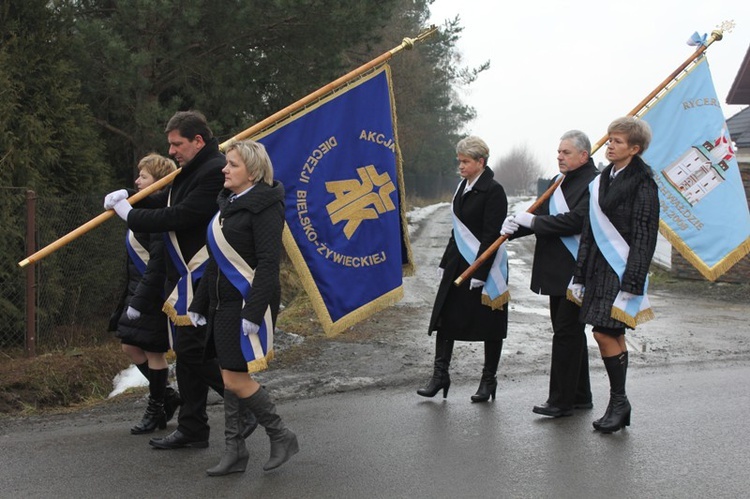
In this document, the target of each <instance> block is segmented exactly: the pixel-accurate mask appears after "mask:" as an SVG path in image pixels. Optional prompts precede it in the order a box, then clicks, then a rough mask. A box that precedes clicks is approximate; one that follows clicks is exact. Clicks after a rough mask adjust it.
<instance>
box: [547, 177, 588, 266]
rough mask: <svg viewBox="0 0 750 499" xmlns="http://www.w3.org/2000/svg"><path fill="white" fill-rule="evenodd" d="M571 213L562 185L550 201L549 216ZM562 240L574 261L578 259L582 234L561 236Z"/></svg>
mask: <svg viewBox="0 0 750 499" xmlns="http://www.w3.org/2000/svg"><path fill="white" fill-rule="evenodd" d="M561 175H562V174H560V175H558V176H557V177H556V178H555V181H557V179H558V178H560V176H561ZM569 211H570V208H569V207H568V202H567V201H565V195H564V194H563V191H562V185H560V186H559V187H558V188H557V189H555V191H554V192H553V193H552V197H551V198H550V201H549V214H550V215H561V214H563V213H568V212H569ZM560 240H561V241H562V243H563V244H564V245H565V247H566V248H567V249H568V251H569V252H570V254H571V255H573V260H575V259H576V258H578V246H579V244H580V242H581V235H580V234H574V235H572V236H560Z"/></svg>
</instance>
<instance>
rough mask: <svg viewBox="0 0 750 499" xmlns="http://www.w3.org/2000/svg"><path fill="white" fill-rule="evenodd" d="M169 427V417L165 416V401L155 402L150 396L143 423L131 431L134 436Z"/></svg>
mask: <svg viewBox="0 0 750 499" xmlns="http://www.w3.org/2000/svg"><path fill="white" fill-rule="evenodd" d="M166 427H167V417H166V415H165V414H164V400H155V399H154V398H153V397H151V396H149V398H148V406H146V412H145V413H144V414H143V418H142V419H141V421H140V422H139V423H138V424H136V425H135V426H133V427H132V428H131V429H130V433H131V434H133V435H143V434H144V433H152V432H153V431H154V430H156V428H159V429H160V430H163V429H164V428H166Z"/></svg>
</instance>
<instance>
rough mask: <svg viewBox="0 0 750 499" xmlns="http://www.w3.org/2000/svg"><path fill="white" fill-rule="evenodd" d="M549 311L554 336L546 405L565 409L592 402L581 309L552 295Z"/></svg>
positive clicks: (562, 297) (560, 297) (564, 299)
mask: <svg viewBox="0 0 750 499" xmlns="http://www.w3.org/2000/svg"><path fill="white" fill-rule="evenodd" d="M549 310H550V318H551V319H552V331H553V334H552V365H551V367H550V377H549V398H548V399H547V403H548V404H550V405H553V406H555V407H560V408H563V409H568V408H571V407H573V405H575V404H588V403H591V383H590V381H589V356H588V347H587V345H586V333H585V331H584V330H585V327H586V325H585V324H584V323H582V322H580V321H579V320H578V316H579V314H580V311H581V309H580V307H579V306H578V305H576V304H575V303H573V302H571V301H570V300H568V299H567V298H565V297H564V296H550V297H549Z"/></svg>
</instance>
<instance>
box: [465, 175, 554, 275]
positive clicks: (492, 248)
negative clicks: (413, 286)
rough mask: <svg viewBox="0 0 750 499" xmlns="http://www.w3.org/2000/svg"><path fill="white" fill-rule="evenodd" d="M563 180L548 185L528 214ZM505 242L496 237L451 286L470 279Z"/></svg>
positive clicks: (505, 237)
mask: <svg viewBox="0 0 750 499" xmlns="http://www.w3.org/2000/svg"><path fill="white" fill-rule="evenodd" d="M564 179H565V175H560V178H558V179H557V180H555V183H554V184H552V185H550V186H549V188H548V189H547V190H546V191H544V194H542V195H541V196H539V198H538V199H537V200H536V201H534V203H533V204H532V205H531V206H529V207H528V209H527V210H526V211H527V212H528V213H533V212H534V210H536V209H537V208H539V207H540V206H542V203H544V202H545V201H546V200H547V199H548V198H549V197H550V196H551V195H552V193H553V192H555V189H557V187H558V186H559V185H560V184H562V181H563V180H564ZM507 240H508V236H507V235H506V234H502V235H501V236H500V237H498V238H497V239H496V240H495V242H494V243H492V244H491V245H490V247H489V248H487V249H486V250H484V252H483V253H482V254H481V255H479V257H478V258H477V259H476V260H474V263H472V264H471V265H469V268H468V269H466V270H464V272H463V274H461V275H460V276H458V278H457V279H456V280H455V281H453V284H455V285H456V286H460V285H461V283H462V282H464V281H465V280H466V279H468V278H469V277H471V276H472V275H473V274H474V272H476V271H477V269H478V268H479V267H481V266H482V264H483V263H484V262H486V261H487V260H489V259H490V258H491V257H492V255H494V254H495V252H496V251H497V249H498V248H499V247H500V245H501V244H503V243H504V242H505V241H507Z"/></svg>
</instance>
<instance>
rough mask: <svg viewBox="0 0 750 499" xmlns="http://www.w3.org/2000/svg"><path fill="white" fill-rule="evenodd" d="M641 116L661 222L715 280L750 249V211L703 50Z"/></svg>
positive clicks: (685, 253) (675, 242)
mask: <svg viewBox="0 0 750 499" xmlns="http://www.w3.org/2000/svg"><path fill="white" fill-rule="evenodd" d="M641 118H642V119H644V120H646V121H647V122H648V123H649V125H651V129H652V131H653V141H652V143H651V146H650V147H649V148H648V150H647V151H646V152H645V153H644V155H643V156H644V160H645V161H646V162H647V163H648V164H649V165H651V167H652V168H654V178H655V180H656V183H657V185H658V186H659V200H660V203H661V215H660V230H661V232H662V234H663V235H664V236H665V237H666V238H667V239H668V240H669V242H670V243H671V244H672V246H674V247H675V248H676V249H677V250H678V251H679V252H680V253H681V254H682V255H683V256H684V257H685V259H686V260H688V261H689V262H690V263H691V264H692V265H693V266H695V268H696V269H698V271H700V273H701V274H702V275H703V276H704V277H705V278H706V279H709V280H711V281H713V280H716V279H717V278H718V277H719V276H721V275H722V274H723V273H725V272H726V271H727V270H729V268H730V267H731V266H732V265H734V264H735V263H737V262H738V261H739V260H740V259H742V257H743V256H745V255H746V254H747V253H748V252H750V214H749V213H748V207H747V198H746V197H745V190H744V188H743V185H742V178H741V177H740V171H739V167H738V165H737V159H736V157H735V151H734V149H733V146H732V139H731V138H730V137H729V132H728V130H727V125H726V122H725V120H724V115H723V113H722V111H721V103H720V101H719V99H718V98H717V97H716V90H715V89H714V85H713V81H712V79H711V72H710V70H709V67H708V61H707V60H706V57H705V56H701V58H700V59H698V62H697V64H696V65H695V66H693V68H692V69H691V70H690V72H689V73H688V74H687V75H685V76H684V77H683V78H682V79H681V80H680V81H679V82H678V83H677V84H676V85H675V86H674V87H673V88H672V89H671V90H670V91H669V92H668V93H667V94H666V95H664V96H663V97H662V98H661V99H660V100H658V101H657V102H656V104H655V105H654V106H653V107H652V108H651V109H649V110H648V111H647V112H646V113H645V114H644V115H643V116H642V117H641Z"/></svg>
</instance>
